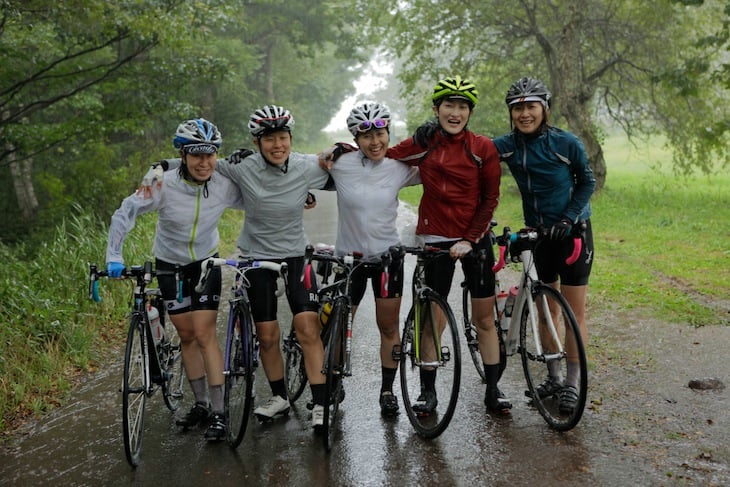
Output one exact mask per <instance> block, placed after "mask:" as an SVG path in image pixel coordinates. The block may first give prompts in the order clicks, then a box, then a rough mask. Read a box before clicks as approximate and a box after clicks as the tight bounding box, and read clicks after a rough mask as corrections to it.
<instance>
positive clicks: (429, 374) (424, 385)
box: [420, 368, 436, 392]
mask: <svg viewBox="0 0 730 487" xmlns="http://www.w3.org/2000/svg"><path fill="white" fill-rule="evenodd" d="M420 376H421V390H426V391H432V392H435V391H436V369H423V368H422V369H421V371H420Z"/></svg>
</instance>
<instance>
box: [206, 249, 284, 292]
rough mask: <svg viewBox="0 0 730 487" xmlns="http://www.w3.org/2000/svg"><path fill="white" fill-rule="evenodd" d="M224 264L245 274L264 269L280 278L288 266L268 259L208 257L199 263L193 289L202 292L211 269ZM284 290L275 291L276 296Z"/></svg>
mask: <svg viewBox="0 0 730 487" xmlns="http://www.w3.org/2000/svg"><path fill="white" fill-rule="evenodd" d="M224 265H228V266H231V267H235V268H236V269H237V270H238V272H240V273H241V274H245V273H246V272H247V271H249V270H251V269H266V270H269V271H274V272H276V273H277V274H279V276H281V278H282V279H286V277H285V275H286V270H287V268H288V266H287V263H286V262H281V263H279V262H271V261H268V260H250V259H243V260H235V259H223V258H220V257H208V258H207V259H205V260H204V261H202V262H201V263H200V279H199V280H198V284H196V285H195V291H196V292H199V293H200V292H203V289H205V284H206V283H207V281H208V277H209V275H210V271H211V269H213V267H220V266H224ZM284 291H285V289H284V288H282V289H281V290H279V291H277V293H276V296H281V295H282V294H283V293H284Z"/></svg>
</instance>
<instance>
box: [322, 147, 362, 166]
mask: <svg viewBox="0 0 730 487" xmlns="http://www.w3.org/2000/svg"><path fill="white" fill-rule="evenodd" d="M356 150H358V148H357V147H356V146H354V145H352V144H347V143H345V142H337V143H335V144H334V145H333V146H331V147H327V148H326V149H325V150H323V151H322V152H320V153H319V154H317V157H318V158H319V167H321V168H322V169H326V170H328V171H329V170H330V169H332V163H333V162H335V161H336V160H337V159H339V158H340V156H341V155H342V154H347V153H348V152H354V151H356Z"/></svg>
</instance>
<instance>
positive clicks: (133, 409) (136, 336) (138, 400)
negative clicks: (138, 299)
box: [122, 313, 147, 467]
mask: <svg viewBox="0 0 730 487" xmlns="http://www.w3.org/2000/svg"><path fill="white" fill-rule="evenodd" d="M145 325H146V324H145V322H144V321H143V319H142V318H141V317H140V316H139V315H138V314H136V313H135V314H134V315H132V320H131V322H130V324H129V332H128V333H127V348H126V349H125V351H124V378H123V379H122V430H123V437H124V453H125V454H126V456H127V461H128V462H129V464H130V465H132V466H133V467H136V466H137V465H138V464H139V453H140V450H141V448H142V432H143V429H144V408H145V403H146V401H147V387H146V384H145V380H146V379H145V363H146V358H145V356H144V353H145V352H144V348H143V344H144V339H145V336H144V335H145Z"/></svg>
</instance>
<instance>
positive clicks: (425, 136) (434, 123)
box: [413, 120, 439, 149]
mask: <svg viewBox="0 0 730 487" xmlns="http://www.w3.org/2000/svg"><path fill="white" fill-rule="evenodd" d="M438 128H439V123H438V120H430V121H428V122H426V123H424V124H423V125H421V126H420V127H418V128H417V129H416V132H415V133H414V134H413V142H415V143H416V144H418V145H420V146H421V147H423V148H424V149H427V148H428V146H429V145H430V143H431V139H432V138H433V134H435V133H436V130H438Z"/></svg>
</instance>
